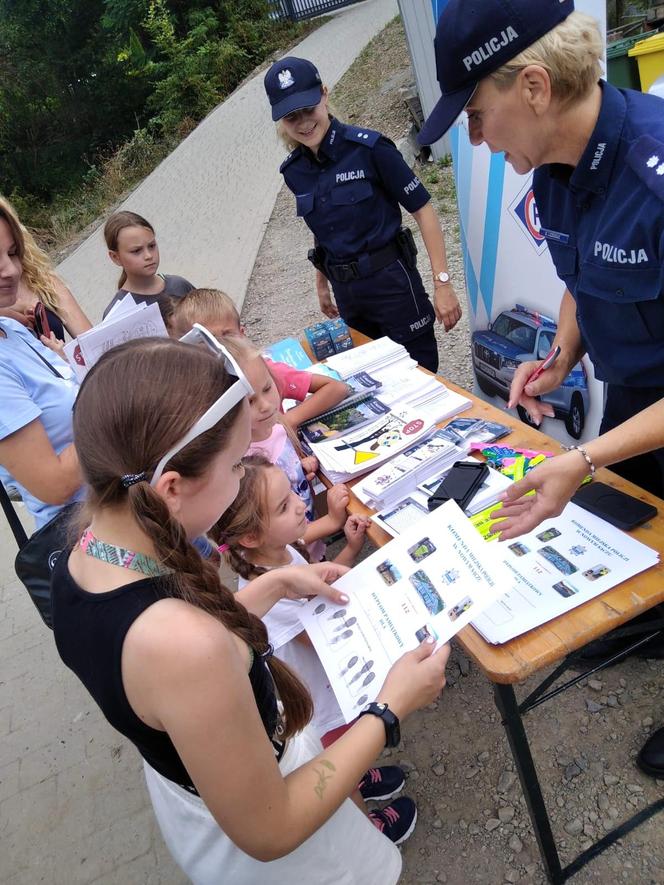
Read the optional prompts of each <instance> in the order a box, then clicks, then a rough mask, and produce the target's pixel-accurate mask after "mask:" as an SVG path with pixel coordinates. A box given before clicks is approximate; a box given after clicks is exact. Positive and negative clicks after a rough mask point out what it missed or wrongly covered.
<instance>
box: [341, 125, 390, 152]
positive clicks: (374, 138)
mask: <svg viewBox="0 0 664 885" xmlns="http://www.w3.org/2000/svg"><path fill="white" fill-rule="evenodd" d="M381 137H382V136H381V134H380V132H376V131H375V130H374V129H362V128H360V127H358V126H348V125H346V130H345V132H344V138H346V139H347V140H348V141H356V142H357V143H358V144H365V145H366V146H367V147H371V148H372V147H374V146H375V144H376V143H377V142H378V140H379V139H380V138H381Z"/></svg>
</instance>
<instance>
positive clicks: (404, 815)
mask: <svg viewBox="0 0 664 885" xmlns="http://www.w3.org/2000/svg"><path fill="white" fill-rule="evenodd" d="M369 817H370V818H371V823H372V824H373V825H374V826H375V827H376V828H377V829H379V830H380V831H381V833H383V835H385V836H387V838H388V839H389V840H390V841H392V842H394V844H395V845H400V844H401V843H402V842H405V841H406V839H407V838H408V837H409V836H410V835H411V833H412V832H413V830H414V829H415V824H416V822H417V806H416V805H415V803H414V802H413V800H412V799H409V798H408V797H407V796H401V797H400V798H399V799H395V800H394V802H391V803H390V804H389V805H386V806H385V808H381V810H380V811H370V812H369Z"/></svg>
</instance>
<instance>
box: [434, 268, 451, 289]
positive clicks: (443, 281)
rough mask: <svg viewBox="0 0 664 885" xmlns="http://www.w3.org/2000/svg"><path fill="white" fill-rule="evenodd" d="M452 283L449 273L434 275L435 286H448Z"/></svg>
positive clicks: (441, 272) (442, 272) (443, 272)
mask: <svg viewBox="0 0 664 885" xmlns="http://www.w3.org/2000/svg"><path fill="white" fill-rule="evenodd" d="M450 282H451V279H450V275H449V274H448V273H447V271H444V270H441V271H440V273H435V274H434V275H433V284H434V286H447V285H448V283H450Z"/></svg>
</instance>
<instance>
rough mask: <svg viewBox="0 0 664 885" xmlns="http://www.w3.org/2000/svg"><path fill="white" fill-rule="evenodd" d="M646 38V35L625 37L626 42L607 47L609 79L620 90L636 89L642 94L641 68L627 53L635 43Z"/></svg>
mask: <svg viewBox="0 0 664 885" xmlns="http://www.w3.org/2000/svg"><path fill="white" fill-rule="evenodd" d="M644 36H646V35H645V34H636V35H635V36H634V37H625V39H624V40H617V41H616V42H615V43H610V44H609V45H608V46H607V47H606V59H607V79H608V81H609V83H611V84H613V86H617V87H618V88H619V89H636V90H637V91H639V92H640V90H641V78H640V77H639V66H638V64H637V61H636V59H635V58H632V57H630V56H629V55H628V54H627V53H628V52H629V50H630V49H631V48H632V46H634V44H635V43H638V41H639V40H643V38H644Z"/></svg>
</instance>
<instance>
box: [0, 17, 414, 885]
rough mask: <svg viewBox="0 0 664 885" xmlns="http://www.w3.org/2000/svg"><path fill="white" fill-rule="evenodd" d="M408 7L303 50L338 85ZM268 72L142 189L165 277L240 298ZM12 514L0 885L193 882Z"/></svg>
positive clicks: (5, 617)
mask: <svg viewBox="0 0 664 885" xmlns="http://www.w3.org/2000/svg"><path fill="white" fill-rule="evenodd" d="M396 12H397V8H396V2H395V0H367V2H365V3H363V4H361V5H359V6H355V7H349V8H348V9H347V10H344V11H343V13H340V14H339V15H337V16H335V17H334V19H333V20H332V21H331V22H329V23H327V24H325V25H324V26H323V27H322V28H320V29H319V30H318V31H316V32H315V33H313V34H311V35H310V36H309V37H307V39H306V40H304V41H303V42H302V43H301V44H300V45H299V46H297V47H295V48H294V49H293V50H292V51H293V53H294V54H298V55H303V56H306V57H309V58H312V59H314V60H315V61H316V62H317V63H318V64H319V65H320V68H321V70H322V72H323V74H324V78H325V80H326V82H327V83H328V84H329V85H333V84H334V83H336V81H337V80H338V79H339V77H340V76H341V75H342V74H343V73H344V71H345V70H346V69H347V68H348V66H349V65H350V64H351V62H352V61H353V60H354V58H355V57H356V56H357V54H358V53H359V52H360V50H361V49H362V48H363V47H364V45H365V44H366V43H367V42H368V41H369V40H370V39H371V38H372V37H373V36H374V35H375V34H376V33H377V32H378V31H379V30H380V29H381V28H382V27H383V25H384V24H386V23H387V22H388V21H389V20H390V19H391V18H392V17H393V16H394V15H395V14H396ZM262 90H263V87H262V77H261V76H259V77H257V78H255V79H254V80H252V81H250V82H248V83H247V84H245V85H244V86H243V87H242V88H241V89H239V90H238V91H237V92H236V93H235V94H234V95H232V96H231V97H230V98H229V100H228V101H227V102H225V103H224V104H223V105H221V106H220V107H219V108H217V109H216V110H215V111H214V112H213V113H212V114H211V115H210V116H209V117H208V118H207V119H206V120H205V121H204V122H203V123H202V124H201V126H199V128H198V129H197V130H196V131H195V132H193V133H192V134H191V135H190V136H189V138H187V139H186V141H185V142H183V144H182V145H181V146H180V147H179V148H178V149H177V150H176V151H175V152H174V153H173V154H172V155H171V156H170V157H169V158H168V159H167V160H165V161H164V162H163V163H162V164H161V166H160V167H159V168H158V169H157V170H156V171H155V172H154V173H153V174H152V175H151V176H150V177H149V178H148V179H147V180H146V181H145V182H144V183H143V184H142V185H141V186H140V187H139V188H138V189H137V190H136V191H135V192H134V194H133V195H132V197H131V198H130V199H129V200H128V201H127V204H126V205H127V206H128V207H129V208H132V209H135V210H137V211H138V212H141V213H142V214H144V215H146V216H147V217H148V218H149V219H150V220H151V221H152V222H153V223H154V224H155V225H156V227H157V231H158V234H159V242H160V246H161V249H162V256H163V265H162V268H163V270H165V271H167V272H168V271H172V272H175V273H180V274H182V275H184V276H187V277H189V278H190V279H192V280H193V281H194V282H196V283H198V284H209V285H213V286H221V287H222V288H225V289H227V290H228V291H229V292H232V293H233V294H234V295H235V296H236V297H237V298H238V302H239V303H241V301H242V299H243V297H244V291H245V287H246V284H247V281H248V278H249V276H250V273H251V270H252V267H253V262H254V258H255V255H256V253H257V251H258V248H259V246H260V242H261V239H262V237H263V232H264V228H265V225H266V223H267V221H268V219H269V216H270V213H271V210H272V206H273V204H274V200H275V197H276V194H277V192H278V190H279V186H280V178H279V176H278V172H277V170H278V164H279V161H280V158H281V156H282V155H283V151H282V149H281V148H280V147H279V146H278V144H277V141H276V138H275V135H274V129H273V126H272V124H271V122H270V120H269V114H268V110H267V107H266V102H265V99H264V96H263V91H262ZM60 271H61V272H62V274H63V276H64V277H65V279H67V281H68V282H69V283H70V285H71V286H72V288H73V290H74V292H75V293H76V294H77V296H78V297H79V298H80V300H81V302H82V304H83V306H84V307H85V309H86V310H87V311H89V313H90V316H91V317H92V318H93V319H98V318H99V317H100V315H101V311H102V309H103V307H104V306H105V304H106V303H107V302H108V301H109V300H110V297H111V295H112V294H113V292H114V290H115V286H114V280H115V270H114V269H113V266H112V265H111V264H110V262H109V261H108V259H107V258H106V254H105V249H104V247H103V244H102V238H101V233H100V232H99V231H97V232H96V233H95V234H94V235H93V236H92V237H91V238H90V239H89V240H87V241H86V242H84V243H83V244H82V245H81V246H80V247H79V248H78V249H77V250H76V252H74V253H73V254H72V255H71V256H70V257H69V258H68V259H67V260H66V261H65V262H63V264H62V265H61V267H60ZM15 553H16V549H15V544H14V541H13V539H12V537H11V535H10V532H9V529H8V528H7V526H6V525H5V521H4V518H1V517H0V554H1V555H0V883H2V885H35V883H39V882H44V883H48V885H73V883H86V885H87V883H93V882H94V883H96V885H180V883H183V882H184V881H185V879H184V877H183V876H182V874H181V873H180V872H179V871H178V870H177V869H176V867H175V865H174V864H173V862H172V860H171V859H170V856H169V855H168V852H167V851H166V849H165V847H164V845H163V843H162V841H161V837H160V835H159V833H158V831H157V828H156V825H155V822H154V817H153V814H152V810H151V807H150V804H149V800H148V797H147V793H146V790H145V787H144V783H143V775H142V766H141V764H140V760H139V758H138V754H137V753H136V751H135V750H134V749H133V748H132V747H131V746H130V745H129V744H128V743H127V742H126V741H125V740H124V739H122V738H121V737H120V736H119V735H118V734H117V733H116V732H115V731H113V729H111V727H110V726H109V725H108V724H107V723H106V721H105V720H104V719H103V717H102V716H101V714H100V713H99V711H98V709H97V708H96V706H95V705H94V704H93V702H92V701H91V700H90V698H89V696H88V695H87V693H86V691H85V690H84V689H83V687H82V686H81V685H80V683H79V682H78V680H77V679H75V678H74V677H73V676H72V674H70V673H69V671H68V670H66V669H65V667H64V666H63V664H62V663H61V662H60V659H59V658H58V655H57V652H56V650H55V646H54V643H53V638H52V635H51V633H50V632H49V631H48V630H47V629H46V628H45V627H44V626H43V625H42V623H41V621H40V619H39V617H38V615H37V613H36V611H35V609H34V608H33V606H32V603H31V602H30V600H29V598H28V596H27V594H26V592H25V590H24V589H23V587H22V585H21V584H19V583H18V581H17V580H16V578H15V576H14V572H13V566H12V563H13V559H14V556H15Z"/></svg>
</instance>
